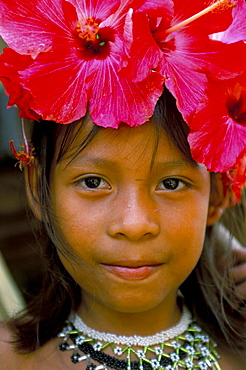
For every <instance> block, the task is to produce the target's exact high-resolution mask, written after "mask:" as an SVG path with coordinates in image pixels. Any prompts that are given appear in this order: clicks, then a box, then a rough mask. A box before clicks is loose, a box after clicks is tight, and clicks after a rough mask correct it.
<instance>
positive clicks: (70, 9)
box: [0, 0, 163, 127]
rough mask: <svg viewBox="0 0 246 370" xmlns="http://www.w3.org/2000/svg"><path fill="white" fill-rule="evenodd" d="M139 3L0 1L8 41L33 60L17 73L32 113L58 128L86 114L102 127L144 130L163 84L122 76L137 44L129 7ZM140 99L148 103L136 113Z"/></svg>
mask: <svg viewBox="0 0 246 370" xmlns="http://www.w3.org/2000/svg"><path fill="white" fill-rule="evenodd" d="M142 2H143V1H142V0H132V1H127V0H122V1H120V0H110V1H109V0H108V1H101V0H67V1H65V0H28V1H23V0H0V13H1V19H0V30H1V34H2V36H3V38H4V39H5V41H6V42H7V43H8V44H9V46H10V47H11V48H13V49H14V50H15V51H16V52H18V53H19V54H28V55H31V56H32V58H33V63H32V64H30V66H28V67H27V68H26V69H24V70H22V71H21V72H20V84H21V86H22V87H23V88H24V89H25V90H28V91H30V93H31V95H32V96H33V99H32V100H31V101H30V108H31V109H32V110H34V111H35V112H36V113H37V114H38V115H41V116H42V118H43V119H46V120H54V121H56V122H60V123H70V122H72V121H74V120H77V119H79V118H81V117H82V116H84V115H85V114H86V111H87V109H88V108H89V110H90V113H91V116H92V119H93V120H94V121H95V122H96V123H97V124H98V125H101V126H104V127H107V126H110V127H117V126H118V125H119V123H120V122H121V121H124V122H126V123H127V124H129V125H132V126H134V125H138V124H142V123H144V122H145V121H146V119H148V118H149V117H150V116H151V115H152V113H153V110H154V107H155V104H156V101H157V99H158V97H159V96H160V94H161V92H162V89H163V87H162V83H163V78H162V77H161V76H160V75H159V74H156V75H155V77H154V83H150V81H149V78H146V79H145V81H143V79H142V81H140V82H138V83H136V82H133V81H132V80H131V79H129V78H128V76H127V72H125V73H123V72H122V73H120V71H121V70H122V69H123V67H125V66H126V64H127V61H128V58H129V48H130V46H131V43H132V9H131V8H130V7H133V8H134V6H138V4H139V3H142ZM20 40H21V42H20ZM116 86H117V91H114V90H113V88H112V87H114V88H115V87H116ZM115 94H117V96H116V97H115ZM135 96H136V99H137V100H141V101H142V102H143V104H142V107H141V108H139V109H137V110H136V101H135V99H133V97H135ZM118 97H119V100H118V103H117V98H118ZM119 102H121V103H122V104H119ZM126 109H127V114H126V112H125V110H126Z"/></svg>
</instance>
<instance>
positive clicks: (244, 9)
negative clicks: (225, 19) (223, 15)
mask: <svg viewBox="0 0 246 370" xmlns="http://www.w3.org/2000/svg"><path fill="white" fill-rule="evenodd" d="M232 16H233V21H232V23H231V25H230V27H228V29H227V30H226V31H225V32H223V34H222V35H221V41H223V42H225V43H228V44H231V43H232V42H237V41H246V2H245V0H238V1H237V6H236V7H235V8H234V9H233V10H232Z"/></svg>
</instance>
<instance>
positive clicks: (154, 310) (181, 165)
mask: <svg viewBox="0 0 246 370" xmlns="http://www.w3.org/2000/svg"><path fill="white" fill-rule="evenodd" d="M120 130H121V131H120V135H119V132H118V131H116V130H112V129H106V130H102V131H100V132H99V133H98V135H97V136H96V138H95V139H93V141H92V142H91V143H90V145H89V146H88V147H87V148H86V149H85V150H84V151H83V152H82V153H81V154H79V155H78V156H77V157H76V159H75V160H74V161H73V162H70V160H69V161H66V160H64V161H62V162H60V163H59V164H58V165H57V166H56V167H55V168H54V171H53V177H52V181H51V190H52V194H53V206H54V210H55V214H56V216H57V223H58V227H59V228H60V231H61V233H62V235H63V237H64V239H65V241H66V242H67V244H68V246H69V248H70V250H71V251H72V252H73V253H74V254H76V255H77V256H78V257H79V258H80V260H81V262H82V263H78V262H74V261H72V260H67V259H66V258H64V257H63V256H61V260H62V262H63V264H64V266H65V267H66V268H67V270H68V271H69V273H70V274H71V275H72V276H73V278H74V279H75V280H76V281H77V282H78V284H79V285H80V287H81V290H82V296H83V301H82V303H81V305H80V307H79V310H78V313H79V315H80V316H81V317H82V318H83V319H84V321H85V322H86V323H87V324H88V325H89V326H92V327H96V328H97V330H100V331H107V332H112V333H116V334H121V335H134V334H137V335H142V336H145V335H151V334H154V333H156V332H159V331H161V330H165V329H167V328H169V327H171V326H173V325H175V324H176V323H177V321H178V320H179V317H180V310H179V307H178V305H177V290H178V287H179V286H180V284H181V283H182V282H183V281H184V280H185V279H186V277H187V276H188V275H189V274H190V272H191V271H192V269H193V268H194V267H195V265H196V263H197V261H198V259H199V257H200V254H201V251H202V248H203V240H204V234H205V229H206V225H207V224H208V225H211V224H212V223H213V222H215V221H216V219H215V217H214V207H213V212H211V208H212V207H211V204H210V202H209V199H210V176H209V173H208V172H207V170H206V168H205V167H204V166H200V165H199V166H193V165H191V164H188V163H187V162H186V161H185V160H184V159H183V157H182V156H181V154H180V153H179V151H178V150H177V149H176V148H175V147H174V146H173V145H172V144H171V143H170V141H169V140H168V138H167V137H166V135H165V133H164V132H162V134H161V136H160V142H159V147H158V149H157V152H156V156H155V158H154V164H153V165H151V159H152V154H153V148H154V147H153V145H154V140H151V139H152V138H154V134H155V131H154V130H153V128H152V127H151V125H150V123H146V124H145V125H143V126H141V127H138V128H131V129H129V128H128V127H122V129H120ZM147 144H148V145H147ZM167 180H172V181H171V182H172V185H173V187H170V186H169V185H170V181H167ZM85 209H86V212H83V211H82V210H85ZM184 241H185V243H184ZM184 253H185V256H186V258H185V259H184V258H183V255H184ZM240 256H241V255H240ZM173 271H175V274H174V273H173ZM232 273H235V278H236V279H237V278H239V275H240V272H238V270H236V272H235V271H234V272H232ZM163 282H165V284H164V283H163ZM146 292H148V294H146ZM95 323H97V325H96V324H95ZM98 323H99V324H98ZM126 323H127V325H126ZM143 323H144V324H143ZM10 340H11V337H10V333H9V332H8V330H7V329H6V328H4V327H3V328H2V331H1V341H0V364H1V370H9V369H10V370H15V369H16V370H17V369H18V370H47V369H58V370H59V369H61V370H63V369H70V368H71V369H75V367H76V366H77V368H78V369H81V370H85V368H86V365H85V364H81V365H78V364H77V365H74V364H73V363H72V362H71V361H70V355H71V354H70V353H69V352H61V351H60V350H59V348H58V347H59V343H60V342H61V340H60V339H57V338H55V339H52V340H50V341H49V342H48V343H47V344H46V345H44V346H43V347H42V348H40V349H38V350H36V351H35V352H33V353H32V354H28V355H20V354H17V353H16V352H15V351H14V349H13V347H12V345H11V344H9V343H8V342H9V341H10ZM218 352H219V353H220V355H221V359H220V360H219V363H220V365H221V368H222V370H243V369H244V364H245V361H246V357H245V356H244V359H242V358H239V356H235V355H233V354H232V353H230V352H229V351H228V349H226V350H224V349H223V348H218Z"/></svg>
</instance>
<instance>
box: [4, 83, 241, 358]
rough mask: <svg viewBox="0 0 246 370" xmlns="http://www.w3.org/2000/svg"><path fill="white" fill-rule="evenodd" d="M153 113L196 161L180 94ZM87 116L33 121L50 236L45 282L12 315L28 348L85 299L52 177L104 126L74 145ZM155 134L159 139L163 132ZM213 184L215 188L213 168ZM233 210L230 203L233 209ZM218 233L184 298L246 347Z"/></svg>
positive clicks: (211, 235) (20, 344) (219, 335)
mask: <svg viewBox="0 0 246 370" xmlns="http://www.w3.org/2000/svg"><path fill="white" fill-rule="evenodd" d="M154 118H155V121H156V122H157V125H156V130H157V133H158V132H159V131H160V130H162V129H164V130H165V131H166V133H167V135H168V136H169V138H170V140H171V141H172V142H173V143H174V144H175V145H176V146H177V148H178V149H179V150H180V151H181V153H182V154H183V155H184V157H185V159H186V160H187V161H189V162H190V163H192V164H194V165H196V163H195V162H194V160H193V159H192V157H191V154H190V148H189V144H188V141H187V135H188V132H189V129H188V126H187V125H186V123H185V122H184V121H183V119H182V116H181V114H180V113H179V111H178V109H177V107H176V102H175V99H174V98H173V97H172V95H171V94H170V93H169V92H168V90H166V89H165V90H164V92H163V94H162V96H161V98H160V99H159V101H158V103H157V106H156V109H155V112H154ZM85 119H86V118H85ZM85 119H84V120H85ZM84 120H83V119H82V120H81V121H78V122H76V123H73V124H70V125H60V124H57V123H54V122H45V121H44V122H41V123H40V122H35V123H34V128H33V133H32V144H33V147H34V148H35V157H36V161H37V167H38V170H39V176H38V186H37V187H38V189H37V192H38V202H39V204H40V206H41V211H42V220H43V221H42V225H41V227H42V230H41V233H42V239H43V238H44V237H43V235H44V234H46V235H47V237H46V240H45V241H44V242H43V243H42V246H41V248H40V253H41V261H43V262H44V279H43V287H42V289H41V291H40V292H39V294H37V296H36V297H35V299H34V301H33V302H32V303H31V304H30V305H29V307H28V309H27V312H25V313H24V314H22V315H21V316H19V317H18V318H15V319H13V320H11V321H10V325H11V327H12V329H13V328H14V332H15V333H16V342H15V343H16V347H17V348H18V349H19V350H21V351H23V352H31V351H34V350H35V349H36V348H37V347H39V346H42V345H43V344H45V343H46V342H47V341H48V340H49V339H51V338H52V337H55V336H56V335H57V334H58V332H59V331H60V330H61V329H62V327H63V325H64V322H65V320H66V319H67V317H68V316H69V313H70V312H71V311H72V310H76V309H77V308H78V306H79V304H80V302H81V299H82V297H81V293H80V287H79V286H78V285H77V283H76V282H75V281H74V280H73V278H72V277H71V276H70V275H69V273H68V272H67V271H66V269H65V268H64V267H63V265H62V263H61V262H60V259H59V257H58V254H57V248H58V249H59V251H60V252H61V253H63V254H65V255H67V254H69V252H68V250H67V249H66V247H65V246H64V241H63V240H62V238H61V236H60V235H59V232H58V230H57V229H56V223H55V220H54V219H53V216H52V211H51V207H50V192H49V180H50V170H51V163H52V162H53V161H56V162H57V163H58V162H59V161H60V160H61V159H62V158H64V156H67V157H69V156H70V157H71V160H72V159H73V158H74V156H76V155H77V153H78V152H80V151H82V150H83V148H85V147H86V145H88V144H89V143H90V141H91V140H92V139H93V138H94V137H95V135H96V134H97V132H98V131H99V130H100V129H101V128H99V127H97V126H93V129H92V130H91V131H90V132H89V133H88V134H87V135H85V139H84V141H83V142H82V143H81V145H80V146H79V147H75V146H74V145H73V143H74V140H75V139H76V135H78V134H79V133H80V131H81V130H83V127H84V126H83V122H84ZM75 128H76V129H75ZM156 136H157V141H158V135H156ZM58 138H59V151H58V152H57V154H56V157H55V158H54V152H55V150H54V148H56V147H57V145H56V143H57V140H58ZM157 144H158V143H157ZM71 148H72V149H71ZM212 190H213V191H215V192H216V182H215V180H214V177H213V174H212ZM240 207H241V208H242V209H243V207H242V206H237V207H236V212H238V211H239V209H240ZM232 211H233V210H232V209H229V210H228V214H231V213H232ZM44 230H45V231H44ZM242 230H243V228H242ZM216 235H217V226H215V227H213V228H212V227H208V228H207V231H206V239H205V244H204V249H203V253H202V256H201V258H200V260H199V262H198V264H197V266H196V268H195V269H194V270H193V272H192V273H191V274H190V276H189V277H188V278H187V279H186V281H185V282H184V283H183V284H182V286H181V287H180V290H181V292H182V294H183V297H184V301H185V304H186V305H187V306H188V308H189V309H190V310H191V312H192V314H193V315H194V317H195V318H196V320H197V322H198V324H200V325H201V326H202V327H203V328H204V329H205V330H206V331H207V332H208V334H210V335H211V336H212V337H213V338H214V339H215V340H216V341H217V342H222V343H224V344H227V345H230V344H231V343H233V344H234V345H235V346H236V347H238V348H239V347H245V340H246V335H245V327H244V325H243V322H244V323H246V307H245V304H244V302H243V301H242V300H241V299H240V297H238V296H237V295H236V291H235V289H234V288H235V287H234V285H233V282H232V280H231V279H230V278H229V274H228V271H229V267H230V265H231V263H232V261H231V258H229V257H230V250H231V243H229V242H228V244H227V245H226V246H225V245H224V246H223V247H221V246H219V243H218V240H216ZM222 256H223V257H222ZM228 256H229V257H228ZM222 258H223V269H220V266H219V262H220V260H221V259H222Z"/></svg>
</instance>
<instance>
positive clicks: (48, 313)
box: [0, 0, 246, 370]
mask: <svg viewBox="0 0 246 370" xmlns="http://www.w3.org/2000/svg"><path fill="white" fill-rule="evenodd" d="M202 3H203V2H201V3H200V2H199V1H198V3H197V4H195V5H194V4H192V9H191V8H189V6H188V5H189V4H188V3H186V4H184V5H185V6H184V7H183V4H181V3H180V2H179V1H166V2H163V4H156V3H155V2H154V1H153V2H151V1H122V2H120V1H116V0H115V1H114V2H111V3H110V4H107V2H103V3H102V2H100V1H92V2H89V1H88V2H86V1H76V0H69V1H60V0H59V1H58V0H57V1H52V2H51V1H47V0H46V1H43V0H39V1H31V2H30V1H29V2H27V3H25V2H24V3H23V0H22V1H21V2H19V1H14V0H13V1H9V0H8V1H7V0H6V1H5V0H1V1H0V4H1V10H2V13H1V14H2V18H1V22H0V27H1V33H2V35H3V37H5V39H6V41H7V42H8V43H9V46H10V47H11V48H10V49H6V50H5V52H4V54H3V55H2V57H1V63H2V64H1V68H2V74H1V76H2V77H1V80H2V81H3V83H4V85H5V88H6V91H7V93H8V94H10V102H9V104H10V105H11V104H16V105H17V106H18V107H19V108H20V114H21V116H22V117H25V118H28V119H31V118H34V119H35V122H34V124H33V128H32V136H31V144H30V145H29V144H28V143H27V141H26V139H25V150H23V151H21V152H19V153H17V152H16V151H15V149H14V148H13V144H12V149H13V152H14V153H15V155H16V156H17V158H18V159H19V161H20V162H21V163H20V165H21V167H24V169H25V177H26V190H27V196H28V199H29V203H30V206H31V209H32V211H33V213H34V214H35V216H36V218H37V219H38V220H39V222H40V234H39V235H38V239H40V240H42V246H41V247H42V248H41V250H40V261H41V263H42V264H43V265H44V267H43V268H44V281H43V288H42V290H41V291H40V292H39V294H38V295H37V297H36V298H35V299H34V301H33V303H32V304H31V305H30V306H29V307H28V309H27V312H24V313H22V314H21V315H19V316H18V317H16V318H14V319H12V320H11V321H10V322H9V323H7V324H3V325H2V341H1V347H0V349H1V350H0V359H1V368H3V369H6V370H7V369H70V368H72V369H74V368H75V367H76V366H77V367H78V368H80V369H86V370H94V369H97V370H101V369H126V370H130V369H165V370H172V369H178V370H179V369H182V368H184V369H202V370H203V369H204V370H205V369H217V370H219V369H222V370H243V369H244V367H245V363H246V353H245V341H246V335H245V333H246V330H245V325H246V324H245V323H246V320H245V318H246V312H245V301H244V298H245V297H244V296H243V294H242V285H241V286H236V285H235V282H236V283H240V282H241V278H242V277H243V274H242V273H241V272H240V271H239V270H238V268H240V266H236V267H235V268H234V270H231V268H232V266H233V263H234V261H233V259H232V253H235V255H238V256H239V260H240V259H242V256H243V255H244V250H243V252H242V251H241V250H240V249H239V250H240V251H239V252H232V249H233V245H235V240H234V239H233V238H232V237H229V238H228V237H227V236H226V233H227V232H224V226H221V225H222V224H219V222H218V221H219V219H220V217H221V216H222V214H223V212H224V210H225V208H226V207H227V206H228V205H229V203H230V204H232V203H233V204H234V207H229V208H228V209H227V210H226V211H225V215H224V216H223V217H224V218H222V219H221V220H222V221H223V225H226V226H227V227H228V228H232V220H233V219H234V217H233V213H234V212H235V213H237V215H238V216H241V221H240V220H239V218H240V217H238V219H237V226H238V229H241V231H237V237H238V239H239V240H240V242H241V243H244V245H245V233H244V232H245V213H244V206H243V203H241V204H239V198H240V195H241V193H242V188H243V187H244V185H245V143H246V132H245V127H246V126H245V105H244V103H245V86H246V85H245V84H244V82H245V76H244V73H243V72H244V70H242V68H244V67H242V66H241V65H240V61H236V62H235V63H234V65H233V66H232V67H233V68H232V67H231V66H230V65H225V64H227V63H224V65H223V68H222V65H221V66H220V65H219V64H220V63H221V56H222V54H223V55H227V56H228V57H229V56H230V55H231V53H232V50H233V49H235V51H236V50H237V51H238V52H245V44H244V42H243V41H241V40H242V38H243V37H244V28H243V27H242V30H241V31H240V32H239V33H238V35H237V38H238V39H237V40H234V39H233V37H232V34H233V32H232V31H231V28H232V27H234V26H235V24H236V23H237V22H238V20H239V16H240V15H242V12H244V11H245V5H244V3H242V2H240V1H239V2H238V4H236V3H235V4H234V3H233V4H231V3H230V6H227V7H226V9H225V10H224V12H225V14H226V17H222V18H223V19H222V20H221V18H220V17H219V16H218V13H211V12H210V10H211V7H210V8H209V10H207V12H208V14H205V15H203V16H201V17H200V18H199V19H197V20H195V21H194V22H193V23H192V22H191V21H189V22H191V23H189V22H188V23H187V22H186V24H183V23H182V24H181V23H180V21H182V17H183V16H184V15H185V16H186V18H187V19H188V17H187V15H190V12H191V11H193V12H194V11H196V10H201V9H200V8H201V7H202V6H204V5H203V4H202ZM219 3H221V2H219ZM105 4H106V5H105ZM216 5H217V6H218V4H217V3H216ZM231 5H233V7H232V6H231ZM234 5H235V7H234ZM194 8H196V9H194ZM181 10H182V11H181ZM182 12H183V13H182ZM178 15H179V17H178ZM181 15H182V16H181ZM26 16H29V17H30V19H29V18H28V22H27V18H26ZM203 17H204V19H203ZM207 17H211V20H213V21H215V20H216V27H213V26H212V25H211V24H210V23H208V18H207ZM187 19H186V20H187ZM209 19H210V18H209ZM41 20H42V21H41ZM219 20H220V21H219ZM24 24H25V26H26V27H25V28H23V26H24ZM213 24H214V23H213ZM17 25H18V27H17ZM44 25H45V26H44ZM74 25H75V27H74ZM201 25H203V26H204V27H203V28H201ZM143 26H145V27H147V28H142V27H143ZM205 26H206V27H205ZM215 29H216V31H217V32H220V31H222V30H223V31H224V30H225V29H226V31H225V32H223V34H222V36H221V35H220V37H222V40H220V41H215V40H213V39H212V37H210V35H211V34H212V31H214V32H215ZM71 30H72V31H71ZM143 30H146V31H145V33H144V38H145V40H147V41H148V42H147V41H146V43H145V44H143V43H142V41H143V39H142V36H143V35H142V33H143ZM198 30H199V32H198ZM70 31H71V32H70ZM32 32H33V33H32ZM62 32H63V33H62ZM69 32H70V33H69ZM61 36H63V37H64V38H65V41H64V40H63V38H62V37H61ZM191 36H192V37H194V40H193V41H192V40H191V39H192V37H191ZM18 38H19V41H18V40H17V39H18ZM151 38H152V39H151ZM223 38H224V39H223ZM239 38H241V39H240V40H239ZM205 39H206V42H205ZM228 39H230V42H229V41H228ZM20 40H22V42H21V44H20ZM37 40H38V41H37ZM151 40H152V41H151ZM181 40H183V42H184V41H185V42H187V44H186V48H187V50H188V51H189V52H190V54H188V53H186V55H185V57H184V58H183V60H182V57H180V58H177V56H178V55H179V53H180V51H181V50H183V43H181V44H182V45H181V44H180V42H181ZM226 40H227V41H226ZM210 41H211V42H210ZM189 43H190V44H189ZM202 43H203V44H202ZM198 45H199V46H198ZM140 46H141V48H140ZM195 47H197V48H201V49H199V53H200V54H199V55H200V56H199V58H200V59H199V58H198V57H197V56H198V54H196V56H194V55H192V53H193V52H194V48H195ZM216 48H217V49H216ZM68 49H69V53H70V54H68ZM192 50H193V51H192ZM202 50H203V52H201V51H202ZM211 50H213V55H214V54H216V53H217V54H218V55H217V54H216V56H213V57H211ZM150 51H151V53H149V54H148V52H150ZM183 51H184V50H183ZM196 52H197V53H198V49H197V50H196V49H195V53H196ZM141 53H143V55H145V56H146V55H147V54H148V56H146V58H145V65H143V64H141V60H142V59H141V58H140V56H141V55H142V54H141ZM181 54H182V53H181ZM68 57H69V58H70V59H69V62H68ZM76 58H77V60H75V59H76ZM187 58H191V59H192V61H193V65H192V66H190V64H189V63H187V64H186V62H185V60H186V59H187ZM191 59H190V60H191ZM198 59H199V60H198ZM196 62H197V63H198V64H199V66H198V64H197V65H195V63H196ZM116 64H117V68H116ZM58 66H59V68H58ZM75 66H76V68H77V69H76V68H75ZM177 67H179V69H177ZM75 69H76V71H75ZM182 69H184V73H187V76H186V75H185V76H184V77H183V76H181V75H180V72H179V71H181V70H182ZM136 72H137V73H136ZM59 76H60V78H61V77H63V79H58V77H59ZM48 81H49V85H48V84H47V83H48ZM191 81H193V86H190V85H189V83H190V82H191ZM55 82H56V83H55ZM163 82H165V87H164V90H163V92H162V88H161V84H162V83H163ZM229 87H230V89H229ZM232 87H234V90H233V88H232ZM168 89H169V90H170V91H171V92H172V94H171V93H170V91H169V90H168ZM218 91H223V96H222V97H221V96H220V97H219V100H216V99H217V98H218ZM228 91H229V92H228ZM195 92H196V93H195ZM184 95H185V97H184ZM174 96H175V98H174ZM223 99H224V100H223ZM215 100H216V101H215ZM221 101H222V102H221ZM105 102H107V103H108V105H107V106H105ZM198 103H199V104H198ZM215 103H216V104H215ZM222 103H223V104H224V105H223V104H222ZM177 104H178V107H179V110H178V109H177ZM213 104H215V106H216V115H215V116H216V117H215V118H216V120H217V119H218V120H219V118H217V115H218V117H220V121H218V122H219V124H217V126H216V128H214V126H213V125H214V122H215V121H214V119H215V118H214V111H213V109H212V107H213ZM219 104H221V105H219ZM222 105H223V109H222ZM86 112H87V113H86ZM225 112H226V113H225ZM146 116H147V117H149V119H146ZM81 117H83V118H81ZM202 118H203V120H202ZM51 120H52V121H51ZM223 120H224V121H223ZM130 126H134V127H130ZM225 129H226V131H225ZM223 138H224V140H223ZM208 169H209V170H208ZM215 172H216V173H215ZM236 203H237V204H236ZM227 218H228V219H229V221H228V220H227ZM221 230H222V231H221ZM239 248H240V247H239ZM234 281H235V282H234ZM216 345H217V347H216Z"/></svg>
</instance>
